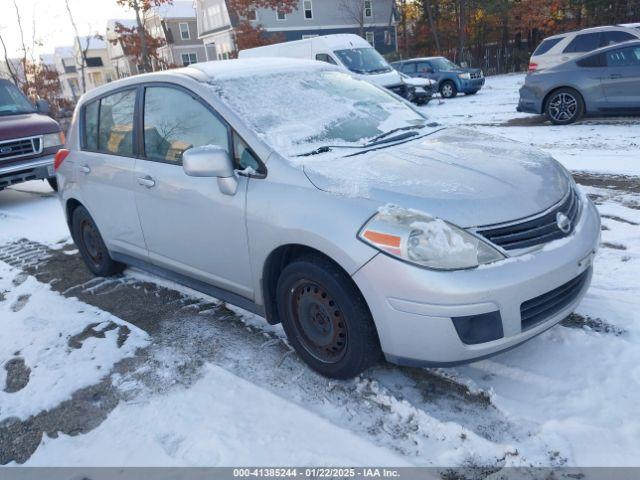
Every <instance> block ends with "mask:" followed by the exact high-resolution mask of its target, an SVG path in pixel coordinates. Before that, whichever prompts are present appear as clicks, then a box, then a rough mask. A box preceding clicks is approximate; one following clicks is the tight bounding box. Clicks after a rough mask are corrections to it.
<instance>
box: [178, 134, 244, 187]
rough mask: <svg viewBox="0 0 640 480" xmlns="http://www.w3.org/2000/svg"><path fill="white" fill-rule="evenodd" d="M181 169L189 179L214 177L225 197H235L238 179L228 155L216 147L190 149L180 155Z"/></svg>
mask: <svg viewBox="0 0 640 480" xmlns="http://www.w3.org/2000/svg"><path fill="white" fill-rule="evenodd" d="M182 168H183V169H184V172H185V173H186V174H187V175H189V176H190V177H216V178H217V179H218V187H219V188H220V191H221V192H222V193H224V194H225V195H235V193H236V191H237V190H238V179H237V177H236V174H235V172H234V168H233V162H232V161H231V157H230V156H229V153H228V152H227V151H226V150H225V149H224V148H222V147H219V146H217V145H204V146H202V147H195V148H190V149H189V150H185V152H184V153H183V154H182Z"/></svg>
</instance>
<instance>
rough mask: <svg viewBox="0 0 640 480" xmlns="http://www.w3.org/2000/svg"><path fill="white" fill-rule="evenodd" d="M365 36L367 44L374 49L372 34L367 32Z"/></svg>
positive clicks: (373, 36)
mask: <svg viewBox="0 0 640 480" xmlns="http://www.w3.org/2000/svg"><path fill="white" fill-rule="evenodd" d="M365 36H366V38H367V42H369V43H370V44H371V46H372V47H375V46H376V37H375V35H374V34H373V32H367V33H365Z"/></svg>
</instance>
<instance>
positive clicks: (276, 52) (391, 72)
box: [238, 34, 431, 103]
mask: <svg viewBox="0 0 640 480" xmlns="http://www.w3.org/2000/svg"><path fill="white" fill-rule="evenodd" d="M238 57H239V58H264V57H287V58H302V59H306V60H319V61H321V62H327V63H331V64H333V65H338V66H340V67H342V68H344V69H345V70H348V71H349V72H351V73H353V74H355V75H357V76H358V77H361V78H364V79H366V80H368V81H370V82H372V83H375V84H376V85H379V86H381V87H385V88H388V89H389V90H391V91H392V92H394V93H396V94H398V95H400V96H401V97H404V98H406V99H408V100H414V101H418V98H417V97H418V96H420V97H421V98H420V101H418V103H426V102H424V101H423V100H424V95H423V92H420V95H416V86H415V85H411V84H408V83H405V81H404V79H403V78H402V76H401V75H400V73H399V72H398V71H397V70H395V69H394V68H393V67H392V66H391V65H389V64H388V63H387V61H386V60H385V59H384V57H383V56H382V55H380V54H379V53H378V51H377V50H376V49H375V48H373V47H372V46H371V45H370V44H369V42H367V41H366V40H365V39H364V38H362V37H359V36H358V35H353V34H336V35H323V36H318V37H312V38H305V39H303V40H294V41H292V42H284V43H276V44H274V45H266V46H264V47H256V48H249V49H246V50H241V51H240V52H239V53H238ZM425 90H426V89H425ZM430 97H431V95H430V94H429V98H430ZM427 101H428V100H427Z"/></svg>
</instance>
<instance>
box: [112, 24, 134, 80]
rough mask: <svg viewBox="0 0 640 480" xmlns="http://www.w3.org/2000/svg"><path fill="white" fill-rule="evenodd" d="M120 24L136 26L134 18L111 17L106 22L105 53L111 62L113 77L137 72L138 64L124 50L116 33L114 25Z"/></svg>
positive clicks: (121, 76) (129, 26)
mask: <svg viewBox="0 0 640 480" xmlns="http://www.w3.org/2000/svg"><path fill="white" fill-rule="evenodd" d="M117 24H120V25H122V26H123V27H125V28H134V27H137V22H136V21H135V20H134V19H130V18H124V19H112V20H109V21H108V22H107V34H106V36H105V38H106V40H107V55H108V57H109V61H110V62H111V68H112V69H113V72H114V75H115V78H124V77H130V76H131V75H135V74H137V73H139V70H138V65H137V62H136V60H135V58H134V57H132V56H131V55H129V54H128V52H126V47H125V45H123V43H122V40H121V38H120V36H119V35H118V34H117V33H116V25H117Z"/></svg>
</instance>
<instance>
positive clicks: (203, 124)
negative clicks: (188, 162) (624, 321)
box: [144, 87, 230, 164]
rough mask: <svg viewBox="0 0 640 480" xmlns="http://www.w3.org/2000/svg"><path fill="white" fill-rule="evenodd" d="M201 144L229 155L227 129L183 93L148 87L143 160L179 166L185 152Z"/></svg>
mask: <svg viewBox="0 0 640 480" xmlns="http://www.w3.org/2000/svg"><path fill="white" fill-rule="evenodd" d="M204 145H217V146H219V147H222V148H224V149H226V150H227V152H229V151H230V148H229V133H228V129H227V126H226V125H225V124H224V123H223V122H222V121H221V120H220V119H219V118H218V117H217V116H216V115H214V114H213V113H212V112H211V111H210V110H209V109H208V108H207V107H205V106H204V105H203V104H202V103H200V101H198V100H197V99H195V98H193V96H191V95H188V94H187V93H185V92H183V91H182V90H178V89H176V88H170V87H147V88H146V90H145V95H144V151H145V157H146V158H147V159H149V160H156V161H160V162H168V163H176V164H180V163H182V154H183V153H184V151H185V150H188V149H190V148H193V147H202V146H204Z"/></svg>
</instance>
